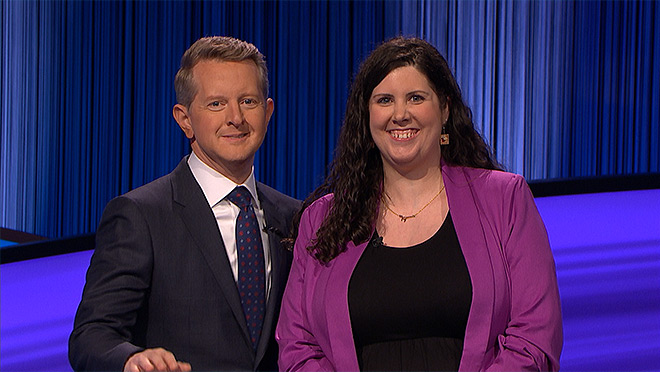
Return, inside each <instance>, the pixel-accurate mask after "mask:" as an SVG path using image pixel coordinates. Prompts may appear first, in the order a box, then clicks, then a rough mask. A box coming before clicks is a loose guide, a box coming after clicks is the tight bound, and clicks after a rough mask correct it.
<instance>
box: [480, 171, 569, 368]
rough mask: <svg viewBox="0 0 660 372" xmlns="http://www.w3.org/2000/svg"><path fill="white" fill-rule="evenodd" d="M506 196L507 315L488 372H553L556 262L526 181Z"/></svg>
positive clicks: (558, 335) (558, 332) (559, 338)
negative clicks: (506, 321)
mask: <svg viewBox="0 0 660 372" xmlns="http://www.w3.org/2000/svg"><path fill="white" fill-rule="evenodd" d="M509 186H511V187H507V191H506V192H505V194H508V195H505V198H504V200H506V202H505V205H504V208H502V210H503V215H502V221H503V223H502V231H501V234H502V235H501V236H502V247H501V249H502V252H503V255H504V258H505V265H506V268H505V269H506V270H507V273H508V277H509V278H508V279H509V280H508V282H509V286H510V288H509V293H510V314H509V320H508V324H507V326H506V329H505V331H504V332H503V333H502V334H499V335H498V336H497V347H496V355H495V359H494V361H493V363H492V364H491V365H490V366H486V369H487V370H489V371H523V370H527V371H557V370H558V369H559V356H560V353H561V349H562V343H563V335H562V320H561V304H560V300H559V291H558V286H557V276H556V272H555V263H554V259H553V256H552V251H551V249H550V243H549V241H548V235H547V232H546V230H545V226H544V224H543V221H542V220H541V216H540V215H539V213H538V210H537V209H536V204H535V203H534V198H533V197H532V194H531V191H530V190H529V187H528V186H527V183H526V182H525V180H524V179H523V178H522V177H520V176H517V177H514V178H513V182H512V185H509Z"/></svg>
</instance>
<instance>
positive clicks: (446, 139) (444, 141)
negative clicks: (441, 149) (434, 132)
mask: <svg viewBox="0 0 660 372" xmlns="http://www.w3.org/2000/svg"><path fill="white" fill-rule="evenodd" d="M445 128H446V126H444V125H443V126H442V134H440V145H441V146H445V145H448V144H449V133H446V131H447V130H446V129H445Z"/></svg>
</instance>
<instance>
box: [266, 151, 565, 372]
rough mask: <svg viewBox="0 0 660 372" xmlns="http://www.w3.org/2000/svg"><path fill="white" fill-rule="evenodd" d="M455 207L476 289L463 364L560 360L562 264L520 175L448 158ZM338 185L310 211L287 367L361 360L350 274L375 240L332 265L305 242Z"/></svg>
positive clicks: (295, 284)
mask: <svg viewBox="0 0 660 372" xmlns="http://www.w3.org/2000/svg"><path fill="white" fill-rule="evenodd" d="M442 172H443V178H444V182H445V185H446V191H447V198H448V201H449V208H450V210H451V213H452V218H453V220H454V224H455V228H456V233H457V235H458V239H459V242H460V244H461V249H462V250H463V255H464V256H465V260H466V263H467V266H468V270H469V272H470V277H471V280H472V287H473V295H472V306H471V308H470V315H469V317H468V323H467V328H466V332H465V345H464V350H463V356H462V358H461V364H460V367H459V370H461V371H481V370H488V371H516V370H553V371H554V370H558V369H559V355H560V353H561V348H562V343H563V337H562V323H561V307H560V302H559V292H558V289H557V279H556V274H555V264H554V260H553V257H552V252H551V250H550V245H549V243H548V238H547V233H546V230H545V227H544V225H543V221H542V220H541V217H540V215H539V213H538V211H537V209H536V205H535V204H534V200H533V198H532V194H531V192H530V191H529V188H528V186H527V183H526V182H525V180H524V179H523V178H522V177H521V176H518V175H515V174H511V173H505V172H499V171H488V170H482V169H472V168H464V167H451V166H447V165H444V164H443V167H442ZM331 203H332V195H326V196H324V197H323V198H320V199H319V200H317V201H316V202H314V203H313V204H312V205H311V206H310V207H309V208H307V210H306V211H305V212H304V213H303V216H302V219H301V222H300V230H299V235H298V239H297V240H296V244H295V248H294V262H293V267H292V269H291V274H290V276H289V281H288V283H287V288H286V290H285V293H284V299H283V302H282V309H281V313H280V319H279V323H278V326H277V331H276V339H277V341H278V343H279V345H280V358H279V365H280V369H281V370H305V371H311V370H339V371H356V370H358V369H359V367H358V363H357V356H356V352H355V346H354V343H353V335H352V332H351V323H350V316H349V312H348V300H347V298H348V297H347V293H348V282H349V280H350V277H351V273H352V272H353V269H354V268H355V265H356V264H357V261H358V260H359V258H360V256H361V254H362V252H363V251H364V248H365V247H366V242H365V243H362V244H358V245H355V244H354V243H353V242H349V243H348V244H347V246H346V251H345V252H344V253H342V254H340V255H339V256H337V257H336V258H335V259H334V260H332V261H330V263H328V264H326V265H323V264H321V263H319V262H318V261H317V260H316V259H314V258H313V257H312V256H311V255H310V254H309V253H308V252H307V250H306V249H305V247H306V246H307V245H309V242H310V240H311V239H313V238H314V237H315V232H316V230H317V229H318V227H319V226H320V224H321V222H322V221H323V218H324V217H325V215H326V213H327V211H328V209H329V208H330V206H331Z"/></svg>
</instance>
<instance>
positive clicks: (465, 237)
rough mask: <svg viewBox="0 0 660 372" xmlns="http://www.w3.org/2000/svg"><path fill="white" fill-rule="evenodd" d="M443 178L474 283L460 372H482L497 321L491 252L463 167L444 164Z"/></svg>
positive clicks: (470, 182)
mask: <svg viewBox="0 0 660 372" xmlns="http://www.w3.org/2000/svg"><path fill="white" fill-rule="evenodd" d="M442 175H443V180H444V182H445V187H446V191H447V201H448V203H449V210H450V212H451V216H452V219H453V221H454V227H455V229H456V235H457V236H458V241H459V243H460V245H461V250H462V251H463V256H464V257H465V262H466V264H467V267H468V271H469V273H470V278H471V280H472V304H471V306H470V313H469V315H468V321H467V327H466V330H465V343H464V346H463V356H462V358H461V363H460V367H459V370H471V371H472V370H473V371H476V370H480V369H481V362H482V360H483V355H484V352H485V351H486V350H487V349H488V339H489V333H490V325H491V324H492V318H493V306H494V301H495V298H494V296H495V295H494V291H495V288H494V285H493V283H494V279H493V268H492V264H491V258H490V252H489V250H488V246H487V241H486V237H485V236H484V234H485V233H484V229H483V227H482V226H481V219H480V217H479V216H480V215H479V210H478V207H477V201H476V200H475V196H474V194H473V192H474V188H473V185H472V182H473V181H474V180H471V179H468V177H467V175H466V174H465V172H464V171H463V168H461V167H451V166H447V165H446V164H444V163H443V166H442Z"/></svg>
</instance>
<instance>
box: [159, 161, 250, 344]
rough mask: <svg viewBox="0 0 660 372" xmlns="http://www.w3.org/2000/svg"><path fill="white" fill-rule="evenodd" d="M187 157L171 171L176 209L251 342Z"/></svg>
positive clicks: (211, 218)
mask: <svg viewBox="0 0 660 372" xmlns="http://www.w3.org/2000/svg"><path fill="white" fill-rule="evenodd" d="M187 161H188V157H185V158H184V159H183V160H182V161H181V163H179V165H178V166H177V167H176V169H175V170H174V171H173V172H172V173H173V177H172V194H173V198H174V202H175V205H178V208H175V210H177V211H178V212H179V213H180V215H181V220H182V221H183V223H184V224H185V226H186V228H187V229H188V231H189V232H190V235H191V236H192V240H193V241H194V243H195V246H196V247H197V248H198V249H199V250H200V251H201V252H202V255H203V256H204V258H205V259H206V262H207V263H208V265H209V268H210V270H211V272H213V275H214V276H215V278H216V280H217V282H218V285H219V286H220V288H221V290H222V292H223V294H224V295H225V298H226V300H227V303H229V306H230V308H231V311H232V313H233V314H234V318H235V319H236V321H237V322H238V324H239V325H240V327H241V329H242V330H243V338H244V341H245V342H246V343H248V344H249V345H250V348H252V346H251V344H250V342H249V333H248V329H247V324H246V321H245V315H244V313H243V307H242V305H241V299H240V296H239V294H238V289H237V287H236V282H235V281H234V275H233V273H232V271H231V267H230V264H229V258H228V257H227V252H226V250H225V246H224V243H223V241H222V237H221V236H220V231H219V230H218V225H217V223H216V220H215V216H214V215H213V211H212V210H211V208H210V207H209V205H208V202H207V201H206V198H205V197H204V193H203V192H202V189H201V187H200V186H199V184H198V183H197V181H196V180H195V178H194V177H193V175H192V172H191V171H190V168H189V167H188V163H187Z"/></svg>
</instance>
